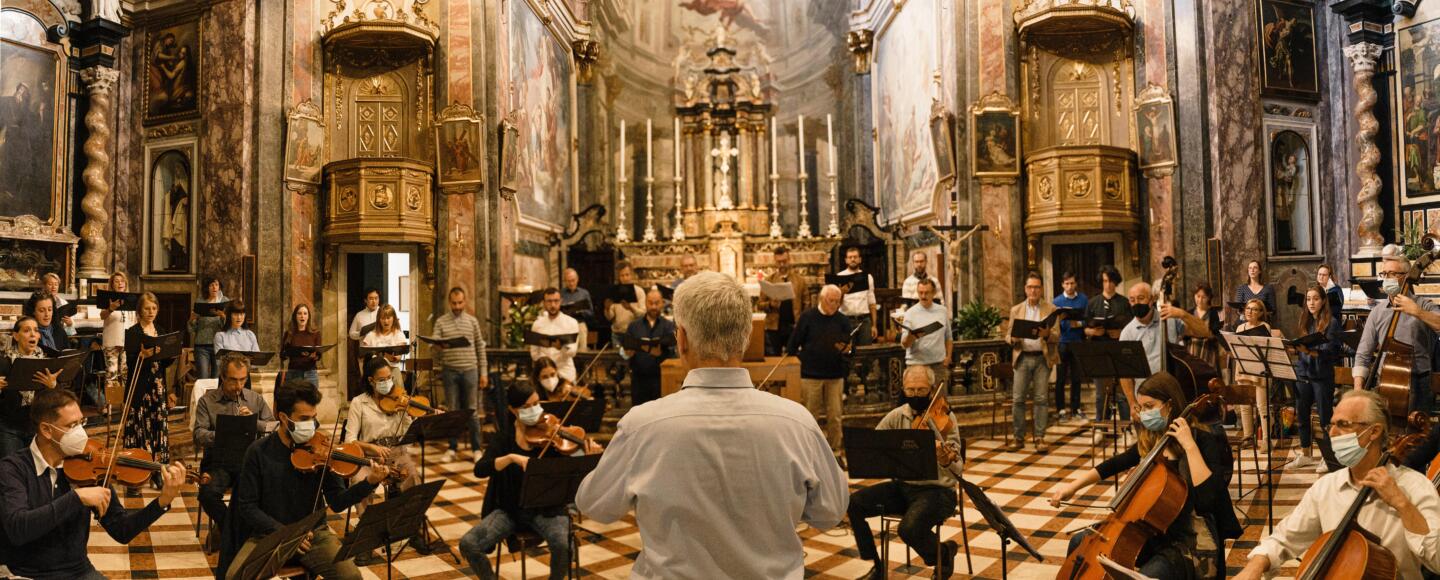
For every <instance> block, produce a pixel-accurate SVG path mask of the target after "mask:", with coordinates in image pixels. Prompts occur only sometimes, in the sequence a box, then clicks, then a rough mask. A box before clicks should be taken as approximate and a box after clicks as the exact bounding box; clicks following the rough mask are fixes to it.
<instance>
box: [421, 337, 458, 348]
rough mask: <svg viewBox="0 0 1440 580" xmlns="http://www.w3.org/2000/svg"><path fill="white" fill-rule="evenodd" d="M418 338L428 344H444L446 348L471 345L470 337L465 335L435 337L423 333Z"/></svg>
mask: <svg viewBox="0 0 1440 580" xmlns="http://www.w3.org/2000/svg"><path fill="white" fill-rule="evenodd" d="M416 338H418V339H420V341H421V342H424V343H426V344H433V345H437V346H443V347H445V348H462V347H466V346H470V339H468V338H465V337H463V336H456V337H453V338H435V337H432V336H424V335H421V336H417V337H416Z"/></svg>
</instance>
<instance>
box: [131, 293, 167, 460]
mask: <svg viewBox="0 0 1440 580" xmlns="http://www.w3.org/2000/svg"><path fill="white" fill-rule="evenodd" d="M159 313H160V300H159V299H157V298H155V295H154V294H152V293H150V292H145V293H143V294H141V295H140V301H139V303H138V306H137V307H136V320H135V325H134V326H131V327H130V328H129V329H128V330H126V331H125V358H126V359H127V360H129V361H131V365H130V376H129V377H126V379H127V380H128V381H130V382H129V383H126V386H127V387H128V386H129V385H130V384H134V385H135V390H134V392H131V393H127V394H126V397H127V398H128V400H129V401H130V415H129V417H128V418H127V419H126V420H125V443H124V445H125V446H126V447H134V448H140V449H144V450H146V451H149V452H150V453H151V454H153V455H154V457H155V461H158V462H160V463H169V462H170V439H169V431H168V426H167V424H166V421H165V419H166V416H167V415H168V413H169V408H168V405H167V401H166V393H167V392H168V389H167V388H166V386H165V369H166V368H168V367H169V366H170V363H171V362H172V361H173V360H174V359H167V360H156V359H154V358H152V357H154V356H155V351H156V350H157V348H158V347H151V348H144V347H143V345H142V344H141V340H143V337H146V336H150V337H155V336H160V335H161V334H162V332H161V330H160V328H159V327H158V326H157V325H156V324H155V317H156V315H158V314H159ZM157 475H158V474H157Z"/></svg>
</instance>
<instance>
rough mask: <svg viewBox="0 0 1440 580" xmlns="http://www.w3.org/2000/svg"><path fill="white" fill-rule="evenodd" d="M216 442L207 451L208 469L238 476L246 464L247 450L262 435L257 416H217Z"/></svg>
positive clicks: (206, 461)
mask: <svg viewBox="0 0 1440 580" xmlns="http://www.w3.org/2000/svg"><path fill="white" fill-rule="evenodd" d="M212 427H213V428H214V429H215V441H214V442H213V443H212V444H211V445H210V449H208V450H206V451H205V457H204V458H203V462H204V463H205V465H206V469H211V468H216V467H218V468H220V469H224V470H226V471H230V472H233V473H236V474H238V473H239V472H240V466H241V465H242V464H243V463H244V459H245V450H246V449H249V448H250V444H251V443H254V442H255V438H256V437H257V436H258V435H259V433H260V418H259V417H258V416H256V415H216V416H215V424H214V425H212Z"/></svg>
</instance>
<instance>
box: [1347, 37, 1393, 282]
mask: <svg viewBox="0 0 1440 580" xmlns="http://www.w3.org/2000/svg"><path fill="white" fill-rule="evenodd" d="M1384 51H1385V49H1384V47H1382V46H1380V45H1378V44H1372V43H1368V42H1360V43H1356V44H1352V45H1350V46H1347V47H1345V57H1346V58H1348V59H1350V68H1351V69H1352V70H1353V71H1354V73H1355V94H1356V95H1357V97H1358V99H1357V101H1356V103H1355V121H1356V123H1358V124H1359V128H1358V129H1356V131H1355V144H1356V145H1358V146H1359V148H1360V159H1359V161H1357V162H1356V163H1355V169H1356V171H1357V172H1358V173H1359V174H1360V191H1358V192H1356V193H1355V203H1356V205H1359V206H1360V223H1359V225H1358V226H1357V227H1356V232H1355V233H1356V235H1357V236H1358V237H1359V238H1360V250H1359V251H1358V252H1356V254H1357V255H1359V256H1378V255H1380V247H1381V246H1382V245H1383V244H1384V243H1385V240H1384V238H1382V237H1381V236H1380V222H1381V221H1382V220H1383V219H1384V210H1382V209H1381V207H1380V201H1379V200H1380V189H1381V183H1380V175H1379V174H1378V173H1376V172H1375V168H1376V167H1377V166H1378V165H1380V149H1379V148H1378V147H1376V145H1375V134H1376V133H1377V132H1379V131H1380V122H1379V121H1378V120H1376V119H1375V102H1376V100H1377V99H1378V98H1379V95H1377V94H1376V92H1375V85H1374V83H1373V82H1372V80H1373V79H1374V77H1375V64H1376V62H1377V61H1379V59H1380V55H1381V54H1382V53H1383V52H1384Z"/></svg>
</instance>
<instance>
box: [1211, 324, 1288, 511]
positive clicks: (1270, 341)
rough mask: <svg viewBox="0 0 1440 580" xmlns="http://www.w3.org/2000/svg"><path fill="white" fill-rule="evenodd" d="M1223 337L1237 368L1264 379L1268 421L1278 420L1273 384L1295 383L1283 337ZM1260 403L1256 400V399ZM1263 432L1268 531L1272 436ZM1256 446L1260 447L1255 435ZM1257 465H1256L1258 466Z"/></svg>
mask: <svg viewBox="0 0 1440 580" xmlns="http://www.w3.org/2000/svg"><path fill="white" fill-rule="evenodd" d="M1221 336H1222V337H1224V338H1225V344H1226V345H1227V346H1229V347H1230V352H1231V354H1232V355H1233V357H1234V360H1235V364H1236V367H1237V368H1236V372H1242V373H1245V374H1248V375H1254V376H1257V377H1262V378H1264V379H1265V396H1266V397H1267V399H1269V400H1270V403H1269V405H1268V406H1269V409H1268V412H1267V413H1266V414H1267V415H1269V416H1270V417H1269V420H1268V423H1269V425H1270V426H1271V427H1272V428H1273V427H1274V426H1276V425H1278V424H1279V420H1280V418H1279V416H1278V413H1279V411H1280V409H1279V407H1280V406H1279V405H1277V404H1275V401H1274V400H1273V399H1274V398H1275V396H1274V393H1275V385H1276V384H1277V383H1282V382H1283V381H1289V382H1291V383H1294V382H1295V380H1296V379H1297V377H1296V375H1295V361H1294V360H1292V359H1291V358H1290V352H1289V351H1288V350H1286V347H1285V339H1283V338H1277V337H1273V336H1252V335H1245V334H1237V333H1233V332H1224V333H1221ZM1256 404H1259V401H1256ZM1266 431H1267V432H1266V433H1265V443H1266V447H1268V448H1269V452H1268V453H1266V454H1265V526H1266V528H1267V529H1268V530H1269V531H1270V532H1272V533H1273V532H1274V531H1275V440H1274V438H1273V437H1271V435H1270V433H1269V429H1267V430H1266ZM1256 447H1259V442H1258V438H1257V442H1256ZM1257 469H1258V466H1257Z"/></svg>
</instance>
